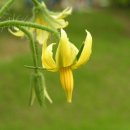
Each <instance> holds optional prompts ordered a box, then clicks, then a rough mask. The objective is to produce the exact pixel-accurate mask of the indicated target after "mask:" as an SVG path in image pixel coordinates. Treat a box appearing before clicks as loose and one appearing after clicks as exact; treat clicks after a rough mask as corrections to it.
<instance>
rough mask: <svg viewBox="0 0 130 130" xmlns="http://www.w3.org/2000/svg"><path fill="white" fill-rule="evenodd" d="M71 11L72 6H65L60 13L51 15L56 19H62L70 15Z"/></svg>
mask: <svg viewBox="0 0 130 130" xmlns="http://www.w3.org/2000/svg"><path fill="white" fill-rule="evenodd" d="M71 13H72V7H67V8H65V9H64V10H63V11H62V12H60V13H52V17H54V18H56V19H63V18H65V17H67V16H68V15H70V14H71Z"/></svg>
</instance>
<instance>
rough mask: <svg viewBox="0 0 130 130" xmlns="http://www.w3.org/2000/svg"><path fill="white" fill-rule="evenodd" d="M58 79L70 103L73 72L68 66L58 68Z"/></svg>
mask: <svg viewBox="0 0 130 130" xmlns="http://www.w3.org/2000/svg"><path fill="white" fill-rule="evenodd" d="M60 80H61V84H62V87H63V89H64V90H65V93H66V97H67V102H69V103H71V102H72V93H73V87H74V81H73V73H72V70H71V68H70V67H66V68H61V69H60Z"/></svg>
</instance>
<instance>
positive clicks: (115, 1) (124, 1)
mask: <svg viewBox="0 0 130 130" xmlns="http://www.w3.org/2000/svg"><path fill="white" fill-rule="evenodd" d="M110 1H111V3H112V5H114V6H119V7H130V0H110Z"/></svg>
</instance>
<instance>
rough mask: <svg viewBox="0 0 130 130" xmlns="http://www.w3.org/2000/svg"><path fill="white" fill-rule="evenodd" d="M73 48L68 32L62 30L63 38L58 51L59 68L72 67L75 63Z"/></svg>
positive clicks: (57, 62)
mask: <svg viewBox="0 0 130 130" xmlns="http://www.w3.org/2000/svg"><path fill="white" fill-rule="evenodd" d="M71 47H72V46H71V43H70V42H69V39H68V38H67V34H66V32H65V31H64V30H62V29H61V38H60V41H59V45H58V48H57V51H56V64H57V66H58V67H59V68H61V67H67V66H70V65H71V64H72V63H73V60H72V59H71V58H72V55H71Z"/></svg>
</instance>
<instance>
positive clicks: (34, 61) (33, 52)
mask: <svg viewBox="0 0 130 130" xmlns="http://www.w3.org/2000/svg"><path fill="white" fill-rule="evenodd" d="M18 28H19V29H20V30H21V31H23V32H24V33H25V34H26V35H27V37H28V39H29V41H30V48H31V52H32V56H33V63H34V67H35V68H34V70H35V72H36V73H37V70H38V69H37V68H38V58H37V52H36V47H35V41H34V40H33V37H32V35H31V33H30V32H29V31H27V30H26V29H25V28H23V27H19V26H18Z"/></svg>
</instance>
